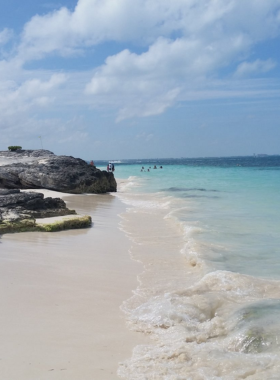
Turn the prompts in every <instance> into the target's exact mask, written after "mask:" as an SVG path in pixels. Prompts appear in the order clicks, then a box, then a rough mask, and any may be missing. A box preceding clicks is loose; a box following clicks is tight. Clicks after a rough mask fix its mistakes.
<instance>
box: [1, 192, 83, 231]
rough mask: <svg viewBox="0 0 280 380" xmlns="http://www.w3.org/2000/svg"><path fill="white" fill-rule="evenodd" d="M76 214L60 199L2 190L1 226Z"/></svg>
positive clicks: (40, 194)
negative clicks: (8, 223)
mask: <svg viewBox="0 0 280 380" xmlns="http://www.w3.org/2000/svg"><path fill="white" fill-rule="evenodd" d="M72 214H76V212H75V210H69V209H68V208H67V207H66V204H65V202H64V201H63V200H62V199H60V198H49V197H48V198H44V194H42V193H35V192H21V191H20V190H0V224H1V223H6V222H18V221H21V220H27V219H35V218H48V217H53V216H61V215H72Z"/></svg>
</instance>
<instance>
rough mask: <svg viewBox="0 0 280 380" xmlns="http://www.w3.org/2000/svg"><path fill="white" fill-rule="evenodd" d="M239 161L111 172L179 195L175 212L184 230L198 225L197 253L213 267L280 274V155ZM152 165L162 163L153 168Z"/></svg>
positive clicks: (143, 187)
mask: <svg viewBox="0 0 280 380" xmlns="http://www.w3.org/2000/svg"><path fill="white" fill-rule="evenodd" d="M205 161H206V164H205ZM256 161H258V162H256ZM237 162H238V163H237V164H235V161H234V162H232V160H231V161H230V164H229V165H227V163H228V162H227V159H220V160H218V162H215V161H214V164H215V165H214V164H213V160H212V161H211V162H210V164H211V165H209V162H207V159H206V160H205V159H204V161H203V160H200V161H196V160H193V162H192V163H189V162H188V163H187V164H186V162H184V161H183V160H181V161H179V162H176V161H174V160H172V161H168V160H167V161H164V162H163V161H158V162H157V163H155V162H143V161H142V162H138V163H134V162H130V163H129V164H126V163H121V164H115V166H116V171H115V175H116V177H117V178H129V177H131V176H133V177H136V178H134V179H133V181H135V182H137V186H135V187H132V188H131V190H130V191H133V192H143V193H157V195H158V196H159V195H160V194H162V196H170V197H172V199H174V200H177V202H176V210H173V216H176V217H177V218H178V219H179V221H180V222H182V223H184V224H185V226H186V230H188V227H190V226H194V225H195V226H196V227H197V228H199V229H200V232H197V229H196V235H195V239H196V241H197V242H198V243H202V244H201V251H200V252H198V254H200V255H202V256H203V258H204V259H205V260H209V261H211V262H212V265H214V267H215V268H217V269H226V270H230V271H233V272H240V273H245V274H251V275H256V276H262V277H266V278H267V277H269V278H280V264H279V261H280V260H279V259H280V233H279V232H280V213H279V205H280V170H279V166H276V165H279V162H280V158H277V157H276V158H275V161H274V162H272V163H271V162H270V161H269V162H268V164H267V159H263V160H261V159H258V160H255V161H253V162H252V161H249V165H250V166H246V164H247V165H248V160H246V159H242V158H241V159H239V160H238V161H237ZM252 163H253V164H254V165H255V166H252ZM155 164H156V165H157V167H159V166H160V165H162V166H163V168H162V169H159V168H158V169H153V167H154V165H155ZM257 164H258V165H259V166H258V165H257ZM271 164H273V165H274V166H268V165H271ZM236 165H242V166H236ZM142 166H144V168H145V169H144V170H145V171H141V168H142ZM149 167H151V169H150V171H149V172H148V171H147V169H148V168H149ZM178 200H180V207H178ZM170 203H171V204H170V207H171V210H172V201H171V202H170ZM174 207H175V206H174ZM197 246H198V245H197Z"/></svg>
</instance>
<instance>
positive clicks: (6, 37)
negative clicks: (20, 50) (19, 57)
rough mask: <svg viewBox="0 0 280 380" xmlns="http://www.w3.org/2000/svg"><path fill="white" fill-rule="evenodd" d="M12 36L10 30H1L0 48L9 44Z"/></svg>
mask: <svg viewBox="0 0 280 380" xmlns="http://www.w3.org/2000/svg"><path fill="white" fill-rule="evenodd" d="M13 35H14V33H13V31H12V29H8V28H5V29H3V30H2V31H1V32H0V46H1V45H5V44H6V43H7V42H9V41H10V40H11V39H12V37H13Z"/></svg>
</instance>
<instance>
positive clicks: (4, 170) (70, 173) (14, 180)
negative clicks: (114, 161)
mask: <svg viewBox="0 0 280 380" xmlns="http://www.w3.org/2000/svg"><path fill="white" fill-rule="evenodd" d="M0 157H1V158H3V159H4V162H5V165H4V166H0V189H39V188H45V189H49V190H55V191H60V192H65V193H72V194H81V193H96V194H98V193H106V192H115V191H116V190H117V184H116V180H115V178H114V174H113V173H107V172H106V171H101V170H99V169H97V168H96V167H95V166H91V165H88V164H87V163H86V161H84V160H81V159H80V158H74V157H71V156H56V155H54V154H53V153H52V152H50V151H46V150H36V151H34V150H33V151H32V150H20V151H15V152H0ZM9 161H10V162H11V161H12V162H11V163H8V162H9Z"/></svg>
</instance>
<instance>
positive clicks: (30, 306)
mask: <svg viewBox="0 0 280 380" xmlns="http://www.w3.org/2000/svg"><path fill="white" fill-rule="evenodd" d="M50 194H51V193H50V192H47V193H46V196H48V195H50ZM59 194H60V195H61V193H59ZM62 198H64V197H62ZM64 199H65V201H66V202H67V207H69V208H74V209H76V211H77V212H78V213H79V214H88V215H91V216H92V220H93V223H94V224H93V227H92V228H90V229H84V230H71V231H62V232H58V233H41V232H32V233H31V232H30V233H20V234H7V235H3V236H2V237H1V239H0V302H1V313H0V336H1V340H0V373H1V379H3V380H19V379H20V380H38V379H40V380H52V379H59V380H64V379H65V380H66V379H67V380H77V379H82V380H105V379H106V380H114V379H118V377H117V374H116V371H117V367H118V362H120V361H123V360H125V359H126V358H129V357H130V356H131V352H132V349H133V347H134V346H135V345H137V344H141V343H145V342H147V341H148V338H147V337H146V338H145V337H143V336H141V335H140V334H138V333H135V332H132V331H130V330H128V329H127V327H126V326H125V317H124V315H123V313H122V312H121V311H120V305H121V304H122V302H123V301H124V300H126V299H127V298H129V297H130V296H131V294H132V290H133V289H135V288H136V287H137V275H138V274H139V273H140V272H141V271H142V266H141V265H140V264H138V263H136V262H134V261H132V260H131V259H130V257H129V253H128V250H129V247H130V242H129V239H128V238H127V237H125V235H124V233H123V232H121V231H120V230H119V228H118V223H119V217H118V214H119V213H121V212H123V211H124V205H123V204H122V203H121V201H120V200H119V199H117V198H115V197H114V196H111V195H109V194H106V195H75V196H69V195H67V196H65V198H64Z"/></svg>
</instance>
